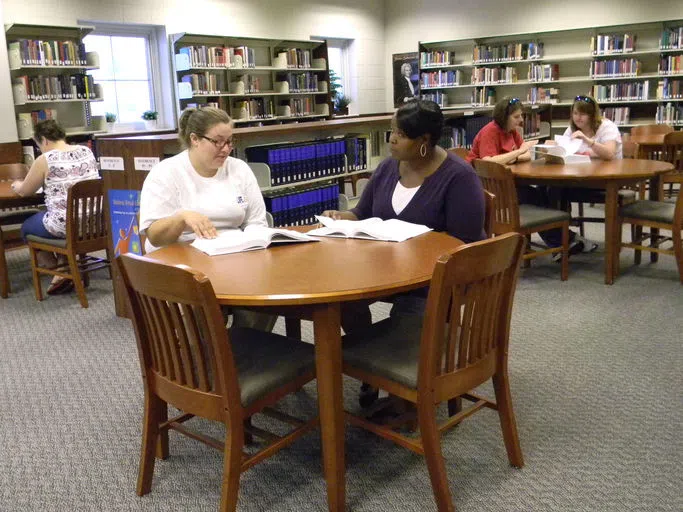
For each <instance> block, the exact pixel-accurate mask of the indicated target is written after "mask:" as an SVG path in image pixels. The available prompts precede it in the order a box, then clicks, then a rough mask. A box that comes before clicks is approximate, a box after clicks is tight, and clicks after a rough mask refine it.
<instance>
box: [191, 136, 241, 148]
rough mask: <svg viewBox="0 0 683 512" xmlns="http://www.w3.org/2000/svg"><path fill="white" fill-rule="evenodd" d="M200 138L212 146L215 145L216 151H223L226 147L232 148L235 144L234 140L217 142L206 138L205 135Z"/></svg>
mask: <svg viewBox="0 0 683 512" xmlns="http://www.w3.org/2000/svg"><path fill="white" fill-rule="evenodd" d="M199 137H200V138H202V139H206V140H208V141H209V142H210V143H211V144H213V145H214V147H215V148H216V149H218V150H221V149H223V148H224V147H226V146H228V147H232V145H233V142H234V141H233V140H232V139H228V140H216V139H212V138H211V137H206V136H205V135H200V136H199Z"/></svg>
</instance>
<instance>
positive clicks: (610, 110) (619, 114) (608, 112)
mask: <svg viewBox="0 0 683 512" xmlns="http://www.w3.org/2000/svg"><path fill="white" fill-rule="evenodd" d="M602 116H603V117H605V118H607V119H609V120H610V121H612V122H614V124H628V123H629V121H630V120H631V107H607V108H605V109H603V111H602Z"/></svg>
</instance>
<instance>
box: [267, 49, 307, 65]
mask: <svg viewBox="0 0 683 512" xmlns="http://www.w3.org/2000/svg"><path fill="white" fill-rule="evenodd" d="M276 54H277V58H278V60H279V61H280V62H282V60H285V61H286V63H287V67H288V68H310V67H313V60H312V56H311V50H304V49H302V48H283V49H280V50H276Z"/></svg>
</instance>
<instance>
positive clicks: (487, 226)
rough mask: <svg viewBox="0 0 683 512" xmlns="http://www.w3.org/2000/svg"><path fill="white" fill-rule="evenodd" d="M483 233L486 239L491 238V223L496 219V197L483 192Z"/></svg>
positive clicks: (485, 191) (486, 191)
mask: <svg viewBox="0 0 683 512" xmlns="http://www.w3.org/2000/svg"><path fill="white" fill-rule="evenodd" d="M484 205H485V206H484V208H485V209H484V233H486V237H487V238H491V237H492V236H493V234H494V233H493V223H494V221H495V219H496V196H495V194H492V193H491V192H489V191H488V190H484Z"/></svg>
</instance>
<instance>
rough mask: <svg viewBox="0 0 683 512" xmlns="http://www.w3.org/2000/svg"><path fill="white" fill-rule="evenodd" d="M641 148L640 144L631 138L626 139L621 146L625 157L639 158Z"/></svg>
mask: <svg viewBox="0 0 683 512" xmlns="http://www.w3.org/2000/svg"><path fill="white" fill-rule="evenodd" d="M639 150H640V146H639V145H638V143H637V142H632V141H630V140H625V141H624V143H623V144H622V147H621V151H622V153H623V156H624V158H638V151H639Z"/></svg>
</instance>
